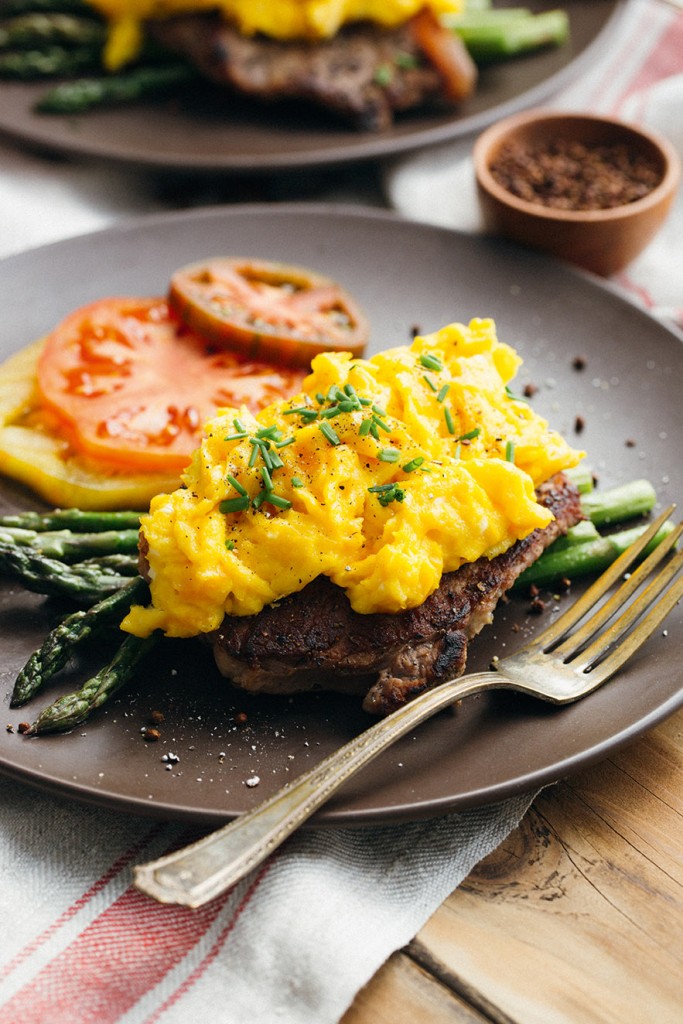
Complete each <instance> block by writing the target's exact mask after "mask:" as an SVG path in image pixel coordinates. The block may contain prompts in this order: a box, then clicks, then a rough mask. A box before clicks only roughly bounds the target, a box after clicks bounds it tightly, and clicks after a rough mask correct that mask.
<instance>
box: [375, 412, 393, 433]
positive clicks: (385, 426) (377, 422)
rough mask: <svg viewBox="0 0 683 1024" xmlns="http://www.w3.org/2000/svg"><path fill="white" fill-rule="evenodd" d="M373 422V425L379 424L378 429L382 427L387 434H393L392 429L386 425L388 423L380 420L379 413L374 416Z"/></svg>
mask: <svg viewBox="0 0 683 1024" xmlns="http://www.w3.org/2000/svg"><path fill="white" fill-rule="evenodd" d="M372 422H373V423H376V424H377V426H378V427H380V428H381V429H382V430H384V431H385V432H386V433H387V434H390V433H391V427H388V426H387V425H386V423H385V422H384V420H381V419H380V418H379V416H378V415H377V413H375V415H374V416H373V417H372Z"/></svg>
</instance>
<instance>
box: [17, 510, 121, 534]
mask: <svg viewBox="0 0 683 1024" xmlns="http://www.w3.org/2000/svg"><path fill="white" fill-rule="evenodd" d="M139 523H140V513H139V512H128V511H117V512H88V511H85V512H84V511H83V510H82V509H79V508H56V509H54V510H53V511H52V512H18V513H16V514H14V515H10V514H8V515H4V516H0V528H1V527H16V528H18V529H23V530H36V531H37V532H41V531H43V530H75V531H77V532H87V533H99V532H100V531H104V530H136V529H137V528H138V526H139Z"/></svg>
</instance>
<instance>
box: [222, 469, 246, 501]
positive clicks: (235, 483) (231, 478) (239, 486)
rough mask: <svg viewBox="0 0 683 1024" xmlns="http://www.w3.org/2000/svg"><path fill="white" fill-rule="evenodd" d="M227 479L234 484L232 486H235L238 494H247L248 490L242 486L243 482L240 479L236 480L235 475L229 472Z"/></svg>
mask: <svg viewBox="0 0 683 1024" xmlns="http://www.w3.org/2000/svg"><path fill="white" fill-rule="evenodd" d="M226 480H227V481H228V483H229V484H232V486H233V487H234V488H235V490H236V491H237V493H238V494H241V495H242V497H244V496H245V495H246V493H247V492H246V490H245V489H244V487H242V484H241V483H240V482H239V480H235V478H234V476H231V475H230V473H228V475H227V477H226Z"/></svg>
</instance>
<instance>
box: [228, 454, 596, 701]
mask: <svg viewBox="0 0 683 1024" xmlns="http://www.w3.org/2000/svg"><path fill="white" fill-rule="evenodd" d="M538 494H539V499H540V500H541V501H542V502H543V504H544V505H546V506H547V507H548V508H550V509H551V511H552V512H553V513H554V515H555V519H554V521H553V522H552V523H551V524H550V525H549V526H547V527H546V528H545V529H543V530H535V531H534V532H533V533H531V534H530V535H529V536H528V537H526V538H525V539H524V540H522V541H519V542H517V543H516V544H514V545H513V546H512V547H511V548H510V549H509V550H508V551H506V552H505V554H503V555H499V556H498V557H497V558H494V559H491V560H489V559H487V558H480V559H478V561H476V562H473V563H470V564H466V565H463V566H461V568H460V569H458V570H457V571H456V572H450V573H446V574H445V575H444V576H443V578H442V581H441V585H440V586H439V587H438V589H437V590H436V591H435V592H434V593H433V594H431V595H430V597H428V598H427V600H426V601H425V602H424V603H423V604H421V605H420V606H419V607H417V608H411V609H409V610H407V611H404V612H399V613H398V614H395V615H389V614H376V615H359V614H358V613H357V612H354V611H353V609H352V608H351V606H350V604H349V601H348V599H347V597H346V594H345V593H344V591H343V590H342V589H341V588H339V587H337V586H335V585H334V584H333V583H331V582H330V581H329V580H328V579H327V578H326V577H323V576H321V577H318V578H317V579H316V580H314V581H313V582H312V583H310V584H309V585H308V586H307V587H305V588H304V589H303V590H302V591H300V592H299V593H297V594H292V595H291V596H290V597H287V598H285V599H284V600H282V601H279V602H277V604H275V605H272V606H269V607H266V608H264V609H263V610H262V611H261V612H259V613H258V615H253V616H245V617H230V616H226V618H225V619H224V620H223V623H222V625H221V628H220V629H219V630H218V631H217V632H216V633H215V634H214V635H211V636H209V637H208V639H209V640H210V642H212V644H213V651H214V657H215V659H216V664H217V665H218V668H219V670H220V672H221V673H222V674H223V675H224V676H227V677H228V678H229V679H230V680H231V681H232V682H233V683H234V684H235V685H236V686H239V687H241V688H242V689H245V690H249V691H252V692H264V693H280V694H282V693H294V692H296V691H301V690H311V689H324V690H339V691H344V692H351V693H365V694H366V696H365V699H364V702H363V707H364V708H365V710H366V711H369V712H370V713H372V714H377V715H386V714H389V712H391V711H393V710H394V709H396V708H398V707H400V706H401V705H402V704H405V703H406V702H407V701H409V700H410V699H411V698H412V697H415V696H417V694H419V693H421V692H422V691H423V690H426V689H427V688H429V687H431V686H435V685H437V684H438V683H439V682H440V681H443V680H445V679H447V678H451V677H454V676H458V675H460V674H462V672H464V670H465V662H466V658H467V645H468V643H469V641H470V640H471V639H472V637H473V636H475V635H476V634H477V633H478V632H479V631H480V629H481V628H482V627H483V626H484V625H486V624H487V623H489V622H491V620H492V616H493V610H494V608H495V606H496V604H497V603H498V601H499V599H500V598H501V596H502V595H503V594H504V593H505V592H506V591H507V590H508V589H509V588H510V587H511V586H512V584H513V583H514V581H515V580H516V579H517V577H518V576H519V574H520V573H521V572H522V571H523V570H524V569H525V568H526V567H527V566H529V565H531V563H532V562H534V561H535V560H536V559H537V558H538V556H539V555H540V554H541V552H542V551H543V550H544V549H545V548H546V547H547V546H548V545H549V544H551V543H552V541H554V540H555V539H556V538H557V537H558V536H559V535H560V534H563V533H566V531H567V529H568V528H569V527H570V526H572V525H573V524H574V523H576V522H578V520H579V519H581V518H582V514H581V510H580V506H579V496H578V493H577V491H576V489H575V488H574V487H573V485H571V484H569V483H568V482H567V480H566V478H565V477H564V476H563V475H562V474H559V475H558V476H557V477H555V478H554V479H553V480H551V481H549V482H548V483H546V484H544V485H543V486H542V487H541V488H539V492H538Z"/></svg>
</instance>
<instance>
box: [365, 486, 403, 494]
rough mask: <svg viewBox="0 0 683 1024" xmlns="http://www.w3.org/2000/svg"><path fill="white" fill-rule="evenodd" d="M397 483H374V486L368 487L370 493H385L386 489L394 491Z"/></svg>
mask: <svg viewBox="0 0 683 1024" xmlns="http://www.w3.org/2000/svg"><path fill="white" fill-rule="evenodd" d="M395 486H396V484H374V485H373V486H372V487H368V491H369V492H370V494H383V493H384V491H393V489H394V487H395Z"/></svg>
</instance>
